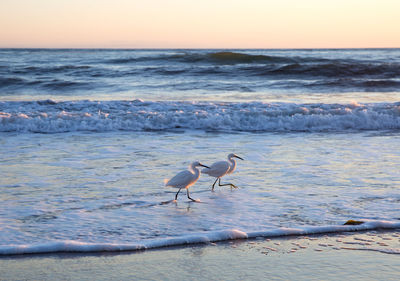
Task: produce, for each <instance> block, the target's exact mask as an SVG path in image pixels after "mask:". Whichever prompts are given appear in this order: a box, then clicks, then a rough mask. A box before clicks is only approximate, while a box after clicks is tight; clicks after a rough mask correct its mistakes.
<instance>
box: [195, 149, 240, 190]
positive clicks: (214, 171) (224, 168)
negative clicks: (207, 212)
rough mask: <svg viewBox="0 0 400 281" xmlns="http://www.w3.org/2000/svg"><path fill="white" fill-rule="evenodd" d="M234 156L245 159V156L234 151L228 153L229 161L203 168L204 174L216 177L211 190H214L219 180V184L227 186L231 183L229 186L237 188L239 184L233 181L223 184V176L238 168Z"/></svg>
mask: <svg viewBox="0 0 400 281" xmlns="http://www.w3.org/2000/svg"><path fill="white" fill-rule="evenodd" d="M234 158H238V159H240V160H243V158H241V157H239V156H237V155H236V154H234V153H231V154H229V155H228V161H218V162H215V163H214V164H212V165H211V167H210V168H209V169H203V170H202V172H203V173H204V174H207V175H209V176H211V177H214V178H216V179H215V182H214V183H213V185H212V188H211V190H214V186H215V184H216V183H217V181H219V182H218V185H219V186H227V185H229V186H231V188H232V187H234V188H237V186H236V185H234V184H232V183H227V184H221V178H222V177H223V176H225V175H228V174H232V173H233V171H235V169H236V160H235V159H234Z"/></svg>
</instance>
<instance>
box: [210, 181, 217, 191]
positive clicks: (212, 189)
mask: <svg viewBox="0 0 400 281" xmlns="http://www.w3.org/2000/svg"><path fill="white" fill-rule="evenodd" d="M217 180H218V178H216V179H215V182H214V183H213V185H212V188H211V191H214V186H215V184H216V183H217Z"/></svg>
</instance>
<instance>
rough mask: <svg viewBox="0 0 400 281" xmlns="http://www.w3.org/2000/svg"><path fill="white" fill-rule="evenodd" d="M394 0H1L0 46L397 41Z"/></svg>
mask: <svg viewBox="0 0 400 281" xmlns="http://www.w3.org/2000/svg"><path fill="white" fill-rule="evenodd" d="M399 11H400V0H201V1H200V0H196V1H192V0H0V47H3V48H8V47H18V48H27V47H32V48H380V47H400V16H399Z"/></svg>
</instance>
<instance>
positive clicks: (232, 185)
mask: <svg viewBox="0 0 400 281" xmlns="http://www.w3.org/2000/svg"><path fill="white" fill-rule="evenodd" d="M218 185H219V186H227V185H229V186H230V187H231V188H232V187H234V188H238V187H237V186H236V185H234V184H232V183H225V184H221V178H219V182H218Z"/></svg>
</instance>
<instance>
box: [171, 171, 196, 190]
mask: <svg viewBox="0 0 400 281" xmlns="http://www.w3.org/2000/svg"><path fill="white" fill-rule="evenodd" d="M199 177H200V173H199V175H198V176H196V175H195V174H194V173H192V172H190V171H182V172H179V173H178V174H176V175H175V176H174V177H173V178H172V179H170V180H169V181H168V182H167V183H166V185H165V186H171V187H175V188H188V187H189V186H191V185H193V184H194V183H195V182H196V181H197V180H198V179H199Z"/></svg>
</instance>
